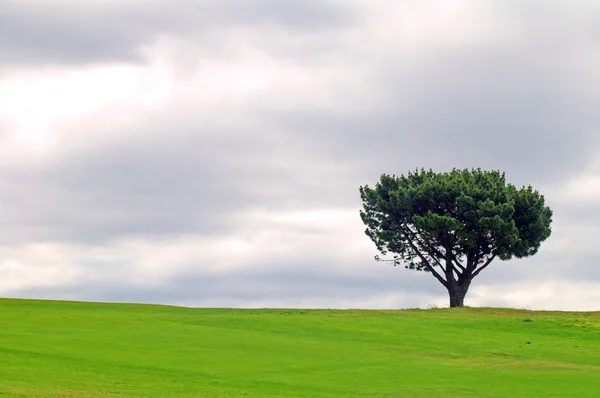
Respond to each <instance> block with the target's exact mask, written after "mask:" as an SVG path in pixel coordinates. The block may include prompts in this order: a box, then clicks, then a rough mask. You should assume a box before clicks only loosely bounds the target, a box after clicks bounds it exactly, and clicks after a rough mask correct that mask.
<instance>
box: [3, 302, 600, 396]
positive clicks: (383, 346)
mask: <svg viewBox="0 0 600 398" xmlns="http://www.w3.org/2000/svg"><path fill="white" fill-rule="evenodd" d="M599 391H600V313H599V312H595V313H565V312H537V311H520V310H508V309H489V308H461V309H439V310H438V309H434V310H404V311H355V310H347V311H344V310H276V309H268V310H234V309H191V308H179V307H167V306H152V305H129V304H101V303H78V302H55V301H34V300H12V299H6V300H0V397H65V398H66V397H165V398H166V397H479V398H480V397H598V396H599V395H598V394H599Z"/></svg>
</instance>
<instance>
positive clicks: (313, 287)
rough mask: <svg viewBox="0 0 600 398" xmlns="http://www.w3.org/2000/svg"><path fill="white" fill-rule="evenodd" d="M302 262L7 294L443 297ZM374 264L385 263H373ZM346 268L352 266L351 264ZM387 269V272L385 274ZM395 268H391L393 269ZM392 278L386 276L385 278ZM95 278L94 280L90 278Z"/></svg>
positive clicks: (418, 284)
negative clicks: (152, 282)
mask: <svg viewBox="0 0 600 398" xmlns="http://www.w3.org/2000/svg"><path fill="white" fill-rule="evenodd" d="M313 265H314V264H311V263H309V262H306V261H304V262H303V260H293V259H290V261H288V266H286V267H285V268H282V267H281V266H280V265H279V263H273V262H269V261H265V262H261V263H260V264H258V263H257V264H249V266H248V267H246V268H244V269H242V270H235V271H229V272H226V271H224V272H219V273H215V272H210V271H203V269H202V265H201V264H199V265H198V267H197V269H196V270H195V271H194V272H187V273H179V274H178V275H176V276H173V277H171V278H166V279H165V280H163V281H161V283H160V285H156V286H145V287H143V286H136V284H134V283H132V281H128V280H127V277H126V276H123V277H121V278H119V280H118V281H117V282H112V283H98V281H99V280H101V279H102V277H101V276H98V277H97V278H90V280H88V281H80V282H79V283H77V284H74V285H64V286H60V288H58V289H57V287H31V288H23V289H15V290H11V291H9V292H7V293H8V295H9V296H12V297H40V298H44V297H56V293H57V290H58V291H60V294H61V296H60V298H62V299H79V300H92V301H102V300H106V298H107V297H109V298H110V301H116V302H144V303H167V304H183V305H197V306H207V305H211V306H219V307H223V306H233V307H244V306H256V305H260V303H265V302H277V301H278V302H280V303H282V304H281V306H285V307H294V306H295V307H298V306H301V303H303V302H307V301H310V302H313V303H314V302H317V303H319V304H318V305H316V306H318V307H322V308H323V307H325V308H327V307H336V306H339V305H340V303H344V302H345V303H355V304H354V306H356V307H363V308H365V307H366V308H369V307H371V308H378V307H381V306H385V304H384V303H378V302H377V300H378V298H384V297H387V296H390V295H398V294H399V295H401V296H402V297H403V298H402V299H400V300H402V302H397V303H394V306H397V307H398V308H401V307H414V306H417V305H418V301H419V299H421V300H422V299H423V297H424V296H426V297H430V298H435V297H445V292H444V290H443V288H442V287H441V286H439V285H438V284H437V282H436V281H434V280H433V279H431V280H429V278H419V277H417V276H416V275H409V274H408V271H407V273H406V274H405V275H403V274H402V270H395V269H391V270H390V269H389V268H391V267H388V269H385V268H383V269H380V270H378V271H379V272H369V271H368V269H367V268H368V267H366V268H364V267H363V269H365V270H367V272H364V271H363V272H361V273H358V274H357V273H352V272H347V273H345V272H339V271H337V272H336V271H333V270H332V269H328V268H327V267H323V268H321V269H315V268H314V266H313ZM377 266H381V267H385V265H382V264H378V265H377ZM350 268H356V264H353V265H352V266H351V267H350ZM102 269H103V265H102V264H93V265H90V271H89V273H90V275H94V274H97V275H101V273H102ZM386 271H387V272H386ZM395 271H397V272H395ZM390 276H392V277H390ZM94 279H95V280H94Z"/></svg>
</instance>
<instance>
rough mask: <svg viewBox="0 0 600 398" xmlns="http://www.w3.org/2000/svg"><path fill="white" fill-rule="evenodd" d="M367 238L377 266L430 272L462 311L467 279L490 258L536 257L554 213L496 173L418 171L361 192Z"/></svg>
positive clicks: (383, 178)
mask: <svg viewBox="0 0 600 398" xmlns="http://www.w3.org/2000/svg"><path fill="white" fill-rule="evenodd" d="M360 196H361V198H362V201H363V210H361V212H360V216H361V218H362V220H363V222H364V223H365V225H366V226H367V229H366V231H365V233H366V234H367V235H368V236H369V237H370V238H371V240H372V241H373V242H374V243H375V245H376V246H377V249H378V250H379V251H380V252H381V254H383V255H384V256H385V255H386V254H388V253H390V254H392V255H393V257H392V258H391V259H387V260H386V259H384V258H380V257H379V255H377V256H375V259H376V260H378V261H390V262H392V263H393V265H394V266H395V265H398V264H403V265H404V266H405V267H406V268H408V269H412V270H417V271H425V272H430V273H431V274H432V275H433V276H434V277H435V278H436V279H437V280H438V281H439V282H440V283H441V284H442V285H443V286H444V287H445V288H446V289H447V290H448V294H449V296H450V307H461V306H463V305H464V298H465V296H466V294H467V291H468V289H469V286H470V285H471V281H472V280H473V278H475V277H476V276H477V275H479V273H481V271H483V270H484V269H485V268H486V267H487V266H488V265H490V263H491V262H492V261H493V260H494V259H495V258H499V259H500V260H509V259H511V258H512V257H517V258H521V257H527V256H532V255H534V254H535V253H537V251H538V249H539V247H540V244H541V242H543V241H544V240H545V239H546V238H548V237H549V236H550V233H551V230H550V223H551V221H552V211H551V210H550V208H548V207H546V206H545V205H544V197H543V196H542V195H540V194H539V193H538V191H535V190H533V188H532V187H531V186H528V187H523V188H521V189H517V188H515V186H514V185H511V184H507V183H506V181H505V177H504V173H500V172H499V171H482V170H480V169H477V170H475V169H473V170H457V169H454V170H452V171H451V172H446V173H434V172H433V171H431V170H423V169H421V170H416V171H415V172H409V173H408V174H407V175H406V176H404V175H401V176H400V177H396V176H389V175H383V176H381V179H380V181H379V182H377V184H376V185H375V188H373V189H372V188H369V186H368V185H365V186H364V187H360Z"/></svg>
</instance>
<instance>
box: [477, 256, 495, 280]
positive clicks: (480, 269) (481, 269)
mask: <svg viewBox="0 0 600 398" xmlns="http://www.w3.org/2000/svg"><path fill="white" fill-rule="evenodd" d="M495 258H496V255H495V254H494V255H493V256H492V257H490V258H489V259H488V260H487V261H486V262H485V263H484V264H483V265H482V266H481V267H479V268H477V270H475V272H473V276H471V279H472V278H475V277H476V276H477V275H479V273H480V272H481V271H483V270H484V269H485V267H487V266H488V265H490V263H491V262H492V260H494V259H495Z"/></svg>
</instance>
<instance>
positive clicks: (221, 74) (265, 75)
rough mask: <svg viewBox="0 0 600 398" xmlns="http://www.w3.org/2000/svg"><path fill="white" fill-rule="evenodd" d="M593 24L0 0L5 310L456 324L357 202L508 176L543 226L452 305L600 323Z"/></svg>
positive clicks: (523, 6) (311, 8) (571, 7)
mask: <svg viewBox="0 0 600 398" xmlns="http://www.w3.org/2000/svg"><path fill="white" fill-rule="evenodd" d="M598 82H600V3H598V2H597V1H593V0H587V1H586V0H574V1H570V2H564V1H558V0H556V1H552V0H548V1H541V0H539V1H538V0H531V1H527V2H523V1H517V0H514V1H511V0H497V1H493V0H470V1H461V0H443V1H442V0H419V1H409V0H407V1H393V0H373V1H371V0H369V1H367V0H363V1H359V0H337V1H335V0H332V1H329V0H286V1H280V0H253V1H245V0H144V1H142V0H139V1H133V0H130V1H126V0H120V1H117V0H103V1H101V0H95V1H86V2H81V1H75V0H46V1H42V0H0V162H1V167H0V296H2V297H17V298H43V299H60V300H86V301H109V302H138V303H160V304H171V305H184V306H193V307H253V308H254V307H280V308H283V307H304V308H414V307H420V308H430V307H436V306H447V303H448V298H447V293H446V291H445V289H444V288H443V286H441V285H440V284H439V283H438V282H437V281H436V280H435V279H434V278H433V277H432V276H431V275H429V274H426V273H422V272H415V271H409V270H406V269H404V268H402V267H393V266H391V265H389V264H386V263H378V262H376V261H375V260H374V259H373V257H374V255H376V254H377V251H376V249H375V246H374V244H373V243H372V242H371V241H370V240H369V238H368V237H367V236H365V234H364V229H365V228H364V225H363V224H362V222H361V220H360V217H359V210H360V208H361V206H362V204H361V200H360V195H359V192H358V188H359V186H361V185H365V184H370V185H371V186H373V185H374V184H375V183H376V182H377V180H378V179H379V177H380V176H381V174H397V175H398V174H402V173H406V172H408V171H410V170H414V169H416V168H421V167H424V168H427V169H429V168H431V169H433V170H435V171H439V172H443V171H449V170H451V169H452V168H471V167H475V168H482V169H499V170H502V171H505V172H506V176H507V180H508V182H510V183H512V184H514V185H517V186H522V185H529V184H531V185H532V186H533V187H534V188H535V189H537V190H539V191H540V192H541V193H542V194H543V195H544V196H545V198H546V203H547V205H548V206H550V207H551V208H552V210H553V211H554V217H553V224H552V229H553V233H552V236H551V237H550V238H549V239H548V240H546V241H545V242H544V243H543V244H542V246H541V249H540V251H539V253H538V254H537V255H535V256H533V257H530V258H526V259H513V260H510V261H506V262H502V261H496V262H495V263H493V264H492V265H490V267H488V268H487V269H486V270H485V271H484V272H482V273H481V274H480V275H479V276H478V277H477V278H476V279H475V280H474V282H473V284H472V286H471V289H470V292H469V294H468V295H467V298H466V301H465V304H466V305H470V306H497V307H499V306H501V307H513V308H525V309H560V310H600V267H599V266H598V258H599V256H600V113H599V112H598V108H599V105H600V84H599V83H598Z"/></svg>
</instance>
